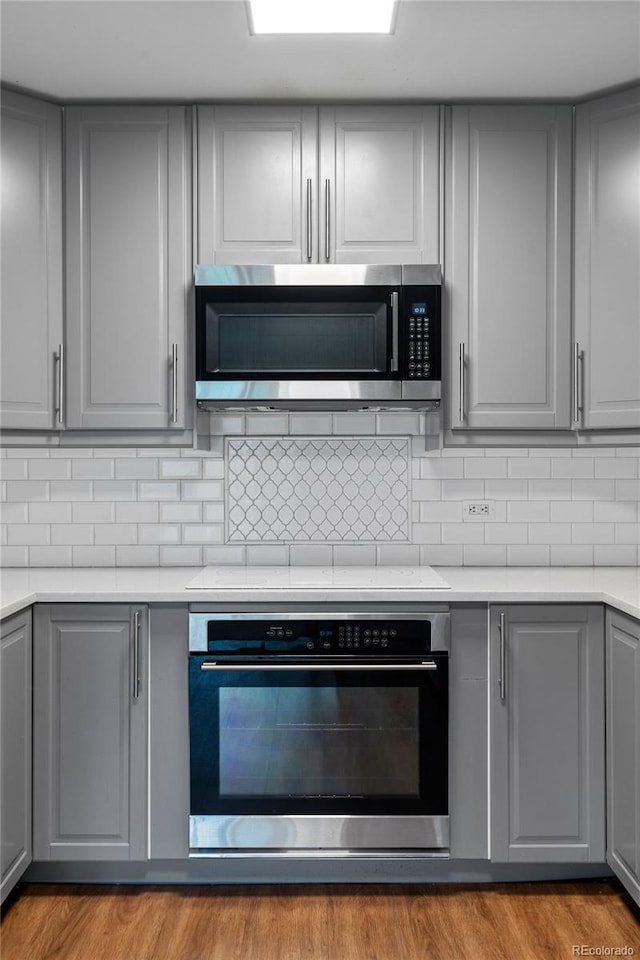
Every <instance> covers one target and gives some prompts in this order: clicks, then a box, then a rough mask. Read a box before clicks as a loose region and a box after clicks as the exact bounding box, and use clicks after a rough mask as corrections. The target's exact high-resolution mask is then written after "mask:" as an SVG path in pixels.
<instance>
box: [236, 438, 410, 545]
mask: <svg viewBox="0 0 640 960" xmlns="http://www.w3.org/2000/svg"><path fill="white" fill-rule="evenodd" d="M226 453H227V456H226V458H225V459H226V464H227V471H226V499H227V509H226V511H225V512H226V518H227V531H226V539H227V542H232V543H237V542H248V543H255V542H260V543H273V542H283V541H286V542H290V541H291V542H301V541H303V542H309V541H313V542H318V541H321V542H323V543H344V542H347V543H354V542H362V541H366V542H371V541H394V542H400V543H406V542H407V541H408V540H409V535H410V529H409V489H410V486H409V485H410V480H409V478H410V468H409V462H410V461H409V441H408V440H406V439H403V438H398V437H375V438H371V439H369V438H367V439H365V438H358V439H342V438H341V439H335V438H330V437H327V438H323V437H315V438H309V439H306V438H297V439H295V440H293V439H286V438H284V439H280V438H278V439H276V438H268V439H258V438H255V439H254V438H251V439H249V438H244V439H229V440H227V451H226Z"/></svg>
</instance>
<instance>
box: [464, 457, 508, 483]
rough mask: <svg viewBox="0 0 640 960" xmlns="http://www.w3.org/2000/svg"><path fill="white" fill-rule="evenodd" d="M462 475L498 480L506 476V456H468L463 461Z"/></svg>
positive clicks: (471, 477) (470, 477)
mask: <svg viewBox="0 0 640 960" xmlns="http://www.w3.org/2000/svg"><path fill="white" fill-rule="evenodd" d="M464 475H465V477H468V478H469V479H474V478H477V479H483V480H500V479H502V477H506V476H507V458H506V457H482V458H481V459H480V458H478V459H474V458H470V459H468V460H465V462H464Z"/></svg>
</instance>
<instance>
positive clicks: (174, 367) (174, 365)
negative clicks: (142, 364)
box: [171, 343, 178, 423]
mask: <svg viewBox="0 0 640 960" xmlns="http://www.w3.org/2000/svg"><path fill="white" fill-rule="evenodd" d="M171 372H172V377H173V397H172V399H173V409H172V411H171V422H172V423H177V422H178V344H177V343H174V344H173V345H172V347H171Z"/></svg>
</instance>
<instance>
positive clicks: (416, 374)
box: [195, 264, 441, 409]
mask: <svg viewBox="0 0 640 960" xmlns="http://www.w3.org/2000/svg"><path fill="white" fill-rule="evenodd" d="M195 293H196V400H197V401H198V402H199V404H200V405H201V406H203V407H206V408H220V407H233V406H244V407H252V406H253V407H274V408H278V407H280V408H283V407H284V408H287V409H291V408H295V409H304V408H305V407H309V406H318V405H322V406H325V407H326V406H327V405H330V406H331V407H337V408H356V409H357V408H367V407H376V408H379V407H398V406H401V407H425V408H427V407H430V406H434V405H435V404H436V403H437V401H439V400H440V396H441V345H440V341H441V319H440V294H441V273H440V267H439V266H427V265H425V264H414V265H409V266H384V265H375V266H369V265H362V264H353V265H346V264H294V265H263V266H259V265H256V266H224V265H212V266H197V267H196V270H195Z"/></svg>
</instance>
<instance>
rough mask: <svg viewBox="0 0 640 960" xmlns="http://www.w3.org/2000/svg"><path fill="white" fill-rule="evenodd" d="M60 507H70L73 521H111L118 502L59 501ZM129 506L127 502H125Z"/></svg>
mask: <svg viewBox="0 0 640 960" xmlns="http://www.w3.org/2000/svg"><path fill="white" fill-rule="evenodd" d="M55 506H60V507H67V506H70V507H71V520H72V521H73V523H113V521H114V520H115V519H116V517H117V509H118V507H119V506H120V504H113V503H107V502H106V501H105V502H103V503H72V504H66V503H60V504H55ZM127 506H129V504H127Z"/></svg>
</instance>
